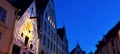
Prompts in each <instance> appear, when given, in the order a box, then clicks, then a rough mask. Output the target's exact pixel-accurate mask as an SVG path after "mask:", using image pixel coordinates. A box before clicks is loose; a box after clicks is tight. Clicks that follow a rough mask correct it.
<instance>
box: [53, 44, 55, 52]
mask: <svg viewBox="0 0 120 54" xmlns="http://www.w3.org/2000/svg"><path fill="white" fill-rule="evenodd" d="M53 51H54V52H55V44H54V46H53Z"/></svg>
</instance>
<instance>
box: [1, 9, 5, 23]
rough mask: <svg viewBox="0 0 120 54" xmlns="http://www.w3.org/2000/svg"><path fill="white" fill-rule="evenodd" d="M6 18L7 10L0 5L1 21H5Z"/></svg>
mask: <svg viewBox="0 0 120 54" xmlns="http://www.w3.org/2000/svg"><path fill="white" fill-rule="evenodd" d="M5 19H6V11H5V9H3V8H2V7H0V21H2V22H5Z"/></svg>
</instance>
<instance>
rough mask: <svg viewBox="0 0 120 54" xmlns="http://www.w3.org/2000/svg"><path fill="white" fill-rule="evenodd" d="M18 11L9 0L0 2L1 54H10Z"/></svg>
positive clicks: (0, 0)
mask: <svg viewBox="0 0 120 54" xmlns="http://www.w3.org/2000/svg"><path fill="white" fill-rule="evenodd" d="M16 11H17V9H16V8H15V7H14V6H12V5H11V4H10V3H9V2H8V1H7V0H0V54H9V51H10V46H11V43H12V40H13V32H14V24H15V20H16Z"/></svg>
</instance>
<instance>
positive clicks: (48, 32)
mask: <svg viewBox="0 0 120 54" xmlns="http://www.w3.org/2000/svg"><path fill="white" fill-rule="evenodd" d="M48 34H49V35H50V26H48Z"/></svg>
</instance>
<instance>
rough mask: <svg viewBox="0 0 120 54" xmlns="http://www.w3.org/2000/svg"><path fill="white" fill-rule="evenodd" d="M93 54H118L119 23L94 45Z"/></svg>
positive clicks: (119, 44)
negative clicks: (94, 50)
mask: <svg viewBox="0 0 120 54" xmlns="http://www.w3.org/2000/svg"><path fill="white" fill-rule="evenodd" d="M96 47H97V50H96V52H95V54H120V49H119V48H120V22H118V23H117V24H116V25H115V26H114V27H113V28H112V29H111V30H110V31H109V32H108V33H107V34H106V35H104V38H103V39H102V40H101V41H99V43H98V44H97V45H96Z"/></svg>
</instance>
